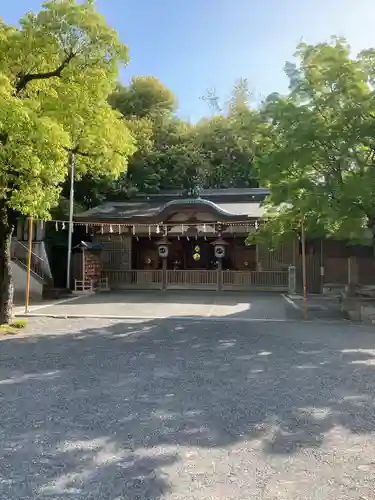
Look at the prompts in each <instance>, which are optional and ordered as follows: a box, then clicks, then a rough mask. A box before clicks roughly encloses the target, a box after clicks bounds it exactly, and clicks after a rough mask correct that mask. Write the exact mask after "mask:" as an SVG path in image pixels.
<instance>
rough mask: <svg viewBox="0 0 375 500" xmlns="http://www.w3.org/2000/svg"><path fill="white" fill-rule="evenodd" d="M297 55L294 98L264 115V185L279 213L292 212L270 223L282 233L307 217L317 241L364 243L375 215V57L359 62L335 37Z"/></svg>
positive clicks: (292, 70)
mask: <svg viewBox="0 0 375 500" xmlns="http://www.w3.org/2000/svg"><path fill="white" fill-rule="evenodd" d="M296 56H297V61H298V62H297V64H291V63H288V64H287V65H286V68H285V69H286V74H287V76H288V77H289V82H290V92H289V94H288V95H286V96H280V95H277V94H273V95H271V96H269V97H268V98H267V100H266V102H265V104H264V108H263V110H262V114H263V116H264V119H265V120H266V123H267V126H266V129H265V134H263V137H262V143H263V148H262V151H263V156H262V157H261V158H260V159H259V162H258V166H259V175H260V180H261V184H267V185H269V186H270V187H271V189H272V195H271V197H270V200H269V202H270V204H271V206H272V207H276V206H277V205H278V204H280V203H282V202H285V203H287V205H288V206H289V207H291V208H289V209H288V210H287V211H286V212H285V211H282V212H281V213H280V214H279V215H278V216H277V217H273V218H270V222H269V223H268V224H266V225H268V226H269V227H271V225H272V228H273V231H275V232H276V233H278V234H280V235H282V233H283V231H284V228H285V227H290V226H292V225H293V224H292V223H293V219H294V221H295V224H296V223H297V221H298V219H300V218H301V217H303V218H304V219H305V221H306V229H307V231H308V232H309V233H310V235H314V234H320V235H324V234H328V235H333V236H337V237H340V238H349V239H358V238H359V239H361V238H362V237H363V234H364V229H365V228H366V227H367V226H371V225H372V220H373V219H374V214H375V212H374V209H375V204H374V202H373V199H372V198H373V196H372V193H373V190H374V187H375V185H374V180H375V178H374V168H373V167H374V155H375V142H374V136H373V131H374V125H375V94H374V92H373V90H372V86H371V81H372V79H373V76H372V71H373V68H374V67H375V66H374V61H375V58H374V53H373V51H366V52H364V53H362V54H360V55H359V56H358V57H357V58H355V59H353V58H351V56H350V47H349V46H348V45H347V43H346V42H345V40H342V39H337V38H333V39H332V41H331V43H328V44H318V45H314V46H311V45H306V44H301V45H300V46H299V47H298V49H297V53H296ZM289 218H290V223H289V224H287V222H286V221H287V219H289ZM271 219H272V221H271ZM278 224H279V228H278V229H276V226H277V225H278ZM264 231H266V226H264Z"/></svg>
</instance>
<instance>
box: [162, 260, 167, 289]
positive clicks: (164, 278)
mask: <svg viewBox="0 0 375 500" xmlns="http://www.w3.org/2000/svg"><path fill="white" fill-rule="evenodd" d="M161 272H162V278H161V289H162V291H163V292H165V291H166V289H167V259H166V258H164V257H163V258H162V271H161Z"/></svg>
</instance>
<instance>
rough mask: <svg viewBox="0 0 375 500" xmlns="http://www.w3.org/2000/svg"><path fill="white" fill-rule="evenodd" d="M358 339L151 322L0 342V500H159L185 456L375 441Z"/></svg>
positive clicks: (330, 330) (306, 330)
mask: <svg viewBox="0 0 375 500" xmlns="http://www.w3.org/2000/svg"><path fill="white" fill-rule="evenodd" d="M81 324H82V323H81ZM357 333H358V335H356V336H355V335H353V330H352V329H351V328H349V327H347V326H345V325H343V326H337V325H336V326H335V325H327V326H325V327H324V328H323V327H320V329H318V328H317V327H316V326H314V325H311V324H310V325H308V324H305V325H301V326H300V327H297V326H296V325H291V324H288V323H280V324H271V323H252V324H251V325H249V324H245V323H238V324H235V325H234V324H233V323H232V324H230V323H227V324H221V325H218V323H215V322H209V323H208V322H206V323H204V322H201V321H199V320H197V321H185V322H184V321H174V320H157V321H156V320H155V321H149V322H139V323H136V322H132V323H131V322H127V323H120V322H117V323H116V322H112V323H109V322H107V323H106V326H104V323H103V325H100V327H98V328H95V329H93V328H84V329H82V328H78V329H77V330H76V331H73V332H71V333H70V334H64V333H62V332H60V333H59V332H58V333H57V334H56V335H47V334H46V335H43V336H35V337H24V338H18V339H17V338H9V339H6V340H3V341H2V342H1V343H0V349H1V351H0V353H1V354H0V360H1V363H0V396H1V399H0V403H1V406H0V408H1V410H0V418H1V422H2V425H1V428H0V450H1V451H0V464H1V465H0V471H1V478H0V479H1V481H2V485H1V491H2V492H1V493H0V498H1V499H7V500H13V499H26V498H38V499H41V500H43V499H53V500H58V499H59V500H61V499H75V500H81V499H82V500H83V499H90V498H93V499H102V498H103V499H106V500H116V499H121V498H126V499H127V500H140V499H162V498H166V495H167V493H168V492H169V491H170V488H172V486H171V480H170V477H169V470H170V469H171V467H172V468H174V470H175V471H178V469H179V462H180V460H181V454H182V452H183V450H185V449H207V448H209V449H215V448H227V449H229V448H230V447H231V446H233V445H235V444H236V443H241V442H245V441H246V442H247V443H249V442H250V443H251V442H253V443H254V442H257V443H258V445H257V446H258V447H260V449H261V450H262V452H263V453H264V454H265V455H268V456H269V455H272V456H280V455H282V456H286V457H288V456H291V455H293V454H295V453H297V452H299V451H300V450H303V449H307V448H308V449H315V450H318V449H319V448H320V447H322V446H323V444H324V440H325V438H326V435H327V434H328V433H329V432H330V431H332V430H333V429H335V428H337V427H340V428H344V429H345V430H346V431H347V432H349V433H353V434H357V435H359V434H367V433H373V432H374V431H375V408H374V388H375V371H374V366H375V339H374V337H373V336H372V335H370V334H368V333H366V332H365V331H364V330H358V332H357ZM194 474H197V471H195V472H192V475H193V476H194ZM186 488H190V485H189V484H186ZM186 491H188V490H186ZM179 498H180V497H179Z"/></svg>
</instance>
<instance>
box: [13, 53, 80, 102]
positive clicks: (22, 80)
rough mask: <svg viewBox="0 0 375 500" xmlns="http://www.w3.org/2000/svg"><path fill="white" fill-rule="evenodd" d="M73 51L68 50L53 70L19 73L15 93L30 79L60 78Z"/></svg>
mask: <svg viewBox="0 0 375 500" xmlns="http://www.w3.org/2000/svg"><path fill="white" fill-rule="evenodd" d="M75 55H76V54H75V53H74V52H70V54H68V55H67V57H66V58H65V59H64V60H63V62H62V63H61V64H60V66H59V67H57V68H56V69H55V70H53V71H47V72H46V73H26V74H25V75H19V77H18V82H17V84H16V95H18V94H19V93H20V92H21V91H22V90H24V89H25V88H26V86H27V84H28V83H29V82H31V81H32V80H47V79H48V78H54V77H56V78H60V77H61V73H62V72H63V70H64V69H65V68H66V67H67V66H68V64H69V63H70V61H71V60H72V59H73V58H74V57H75Z"/></svg>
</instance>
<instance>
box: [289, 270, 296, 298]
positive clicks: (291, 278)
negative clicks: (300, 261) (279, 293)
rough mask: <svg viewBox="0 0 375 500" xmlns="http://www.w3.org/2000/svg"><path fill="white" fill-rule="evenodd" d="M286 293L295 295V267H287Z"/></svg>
mask: <svg viewBox="0 0 375 500" xmlns="http://www.w3.org/2000/svg"><path fill="white" fill-rule="evenodd" d="M288 293H289V294H295V293H296V267H295V266H289V267H288Z"/></svg>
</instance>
